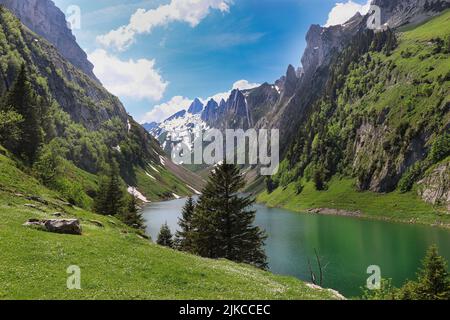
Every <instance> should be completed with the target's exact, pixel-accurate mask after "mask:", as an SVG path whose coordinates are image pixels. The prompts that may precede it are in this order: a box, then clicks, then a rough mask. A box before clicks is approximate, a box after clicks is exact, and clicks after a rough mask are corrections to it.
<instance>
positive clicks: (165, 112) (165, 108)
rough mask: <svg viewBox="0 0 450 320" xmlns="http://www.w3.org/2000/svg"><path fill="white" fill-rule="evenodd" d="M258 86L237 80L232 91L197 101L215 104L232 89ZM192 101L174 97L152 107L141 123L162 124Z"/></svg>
mask: <svg viewBox="0 0 450 320" xmlns="http://www.w3.org/2000/svg"><path fill="white" fill-rule="evenodd" d="M259 86H260V84H258V83H251V82H249V81H247V80H239V81H236V82H235V83H234V84H233V85H232V89H231V90H229V91H226V92H220V93H216V94H214V95H212V96H210V97H208V98H206V99H205V98H201V97H198V99H200V101H201V102H202V103H203V104H206V103H208V101H209V100H211V99H213V100H215V101H216V102H217V103H220V101H221V100H222V99H223V100H225V101H226V100H227V99H228V98H229V97H230V94H231V91H232V90H234V89H239V90H249V89H253V88H256V87H259ZM193 101H194V99H189V98H186V97H182V96H175V97H173V98H172V99H170V100H169V101H168V102H165V103H162V104H159V105H156V106H154V107H153V109H152V111H150V112H148V113H147V114H146V115H145V116H144V117H143V118H142V120H141V123H146V122H147V123H148V122H162V121H164V120H166V119H167V118H169V117H170V116H172V115H174V114H175V113H177V112H178V111H181V110H187V109H188V108H189V106H190V105H191V103H192V102H193Z"/></svg>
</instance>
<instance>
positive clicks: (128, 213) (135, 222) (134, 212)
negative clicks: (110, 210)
mask: <svg viewBox="0 0 450 320" xmlns="http://www.w3.org/2000/svg"><path fill="white" fill-rule="evenodd" d="M122 221H123V222H124V223H125V224H126V225H128V226H130V227H132V228H135V229H140V230H143V229H145V220H144V217H143V216H142V213H140V212H139V208H138V204H137V199H136V197H135V196H134V195H131V194H130V199H129V200H128V208H127V210H125V211H124V213H123V214H122Z"/></svg>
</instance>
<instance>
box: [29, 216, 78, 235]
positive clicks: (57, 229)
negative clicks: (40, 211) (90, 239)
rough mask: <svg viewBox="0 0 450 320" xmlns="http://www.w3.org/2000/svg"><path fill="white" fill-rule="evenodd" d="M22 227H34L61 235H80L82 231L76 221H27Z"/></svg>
mask: <svg viewBox="0 0 450 320" xmlns="http://www.w3.org/2000/svg"><path fill="white" fill-rule="evenodd" d="M24 226H27V227H28V226H35V227H39V228H42V229H43V230H45V231H48V232H53V233H61V234H72V235H81V233H82V229H81V225H80V221H79V220H78V219H52V220H38V219H29V220H28V221H27V222H25V223H24Z"/></svg>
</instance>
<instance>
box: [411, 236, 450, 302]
mask: <svg viewBox="0 0 450 320" xmlns="http://www.w3.org/2000/svg"><path fill="white" fill-rule="evenodd" d="M447 270H448V269H447V262H446V261H445V259H444V258H443V257H441V256H439V253H438V248H437V246H435V245H434V246H432V247H431V248H430V249H429V250H428V252H427V255H426V256H425V259H424V260H423V267H422V269H421V270H420V272H419V279H418V287H417V294H418V296H419V298H420V299H423V300H450V277H449V273H448V271H447Z"/></svg>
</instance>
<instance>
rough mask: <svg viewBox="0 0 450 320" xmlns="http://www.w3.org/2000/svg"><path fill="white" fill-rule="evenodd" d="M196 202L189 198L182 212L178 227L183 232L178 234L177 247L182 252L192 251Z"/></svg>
mask: <svg viewBox="0 0 450 320" xmlns="http://www.w3.org/2000/svg"><path fill="white" fill-rule="evenodd" d="M194 210H195V202H194V199H193V198H192V197H189V198H188V199H187V201H186V204H185V205H184V207H183V211H182V212H181V218H180V219H179V221H178V225H179V226H180V228H181V230H179V231H177V232H176V240H175V242H176V245H177V248H178V249H179V250H181V251H186V252H191V251H192V217H193V215H194Z"/></svg>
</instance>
